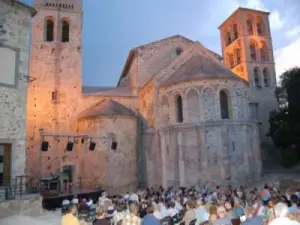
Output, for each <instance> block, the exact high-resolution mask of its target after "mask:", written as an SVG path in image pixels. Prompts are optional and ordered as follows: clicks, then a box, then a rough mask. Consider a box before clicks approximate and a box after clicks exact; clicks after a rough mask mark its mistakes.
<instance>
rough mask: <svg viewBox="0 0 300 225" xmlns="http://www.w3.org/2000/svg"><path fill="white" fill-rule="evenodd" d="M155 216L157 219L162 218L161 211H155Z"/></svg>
mask: <svg viewBox="0 0 300 225" xmlns="http://www.w3.org/2000/svg"><path fill="white" fill-rule="evenodd" d="M153 216H154V217H155V218H156V219H158V220H161V219H162V217H161V214H160V212H159V211H154V213H153Z"/></svg>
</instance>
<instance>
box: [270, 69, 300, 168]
mask: <svg viewBox="0 0 300 225" xmlns="http://www.w3.org/2000/svg"><path fill="white" fill-rule="evenodd" d="M280 81H281V82H280V85H279V86H278V87H277V89H276V92H275V94H276V96H277V99H278V103H279V110H278V111H274V112H271V113H270V118H269V123H270V128H269V133H268V135H269V136H270V137H271V138H272V140H273V142H274V144H275V145H276V146H277V147H279V148H281V149H285V150H286V152H287V151H288V150H287V149H289V151H290V152H291V151H292V152H293V153H294V154H290V153H289V154H288V155H289V159H288V160H290V161H291V160H292V161H293V162H289V163H287V164H289V165H290V164H294V163H295V162H296V160H295V158H296V159H298V152H300V67H295V68H292V69H290V70H287V71H286V72H284V73H283V74H282V75H281V76H280Z"/></svg>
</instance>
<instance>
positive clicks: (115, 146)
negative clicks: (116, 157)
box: [111, 141, 118, 150]
mask: <svg viewBox="0 0 300 225" xmlns="http://www.w3.org/2000/svg"><path fill="white" fill-rule="evenodd" d="M117 147H118V143H117V142H116V141H113V142H112V143H111V149H112V150H117Z"/></svg>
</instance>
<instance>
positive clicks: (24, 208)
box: [0, 195, 43, 219]
mask: <svg viewBox="0 0 300 225" xmlns="http://www.w3.org/2000/svg"><path fill="white" fill-rule="evenodd" d="M42 213H43V207H42V197H41V196H39V195H37V196H31V197H28V198H27V199H16V200H10V201H4V202H0V219H3V218H6V217H11V216H14V215H26V216H30V217H38V216H41V215H42Z"/></svg>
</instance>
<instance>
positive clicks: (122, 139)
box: [27, 0, 276, 193]
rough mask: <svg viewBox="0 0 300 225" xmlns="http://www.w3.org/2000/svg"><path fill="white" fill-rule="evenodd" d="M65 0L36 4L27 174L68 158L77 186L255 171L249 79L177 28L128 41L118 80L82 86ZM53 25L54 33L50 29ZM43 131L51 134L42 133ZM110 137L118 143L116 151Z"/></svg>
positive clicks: (75, 21)
mask: <svg viewBox="0 0 300 225" xmlns="http://www.w3.org/2000/svg"><path fill="white" fill-rule="evenodd" d="M68 5H69V3H68V1H67V0H65V1H62V2H60V4H59V3H58V4H56V2H55V1H53V2H51V4H49V1H43V0H38V1H36V4H35V6H36V8H37V11H38V14H37V16H36V17H35V18H34V20H33V26H32V28H33V29H32V37H33V38H32V53H31V68H30V69H31V70H30V72H31V76H32V77H34V78H35V80H34V81H33V82H31V83H30V85H29V87H28V88H29V89H28V90H29V94H28V106H27V120H28V139H27V141H28V142H27V162H28V164H27V172H28V174H30V175H31V176H36V177H37V178H38V177H39V176H44V175H48V174H50V173H51V172H52V173H53V172H55V171H56V170H62V169H63V167H64V166H68V165H71V166H73V180H74V181H75V179H76V180H77V177H81V181H82V185H83V187H85V188H95V187H97V186H99V185H102V186H104V187H105V188H106V189H108V191H109V193H117V192H124V191H130V190H133V189H135V188H137V187H138V186H158V185H164V186H167V185H174V186H177V185H197V184H199V183H202V182H211V183H221V182H223V183H224V182H225V183H232V184H238V183H249V182H253V181H257V180H259V179H260V177H261V171H262V163H261V156H260V147H259V143H260V137H259V125H258V122H257V121H256V120H253V118H252V117H251V110H250V108H249V103H250V102H252V97H253V93H252V83H251V82H250V81H248V80H247V79H245V78H244V77H243V78H241V77H239V76H237V75H236V74H234V73H232V72H231V71H230V70H229V69H227V68H226V67H225V66H224V65H223V63H222V57H221V56H219V55H217V54H215V53H213V52H211V51H210V50H208V49H207V48H205V47H204V46H203V45H202V44H201V43H199V42H194V41H191V40H189V39H187V38H185V37H182V36H180V35H176V36H172V37H169V38H166V39H163V40H160V41H156V42H153V43H150V44H147V45H143V46H140V47H137V48H134V49H132V50H131V51H130V53H129V56H128V59H127V61H126V63H125V66H124V69H123V71H122V73H121V76H120V79H119V82H118V85H117V87H115V88H103V87H86V86H83V87H82V71H81V70H82V68H81V64H82V52H81V49H82V47H81V38H82V37H81V35H82V8H81V1H76V6H75V5H74V6H73V7H72V5H71V7H69V6H68ZM67 6H68V7H67ZM58 9H59V10H58ZM49 21H50V22H49ZM65 21H67V23H68V24H69V36H68V38H67V41H66V40H65V39H63V37H64V35H63V32H64V31H63V30H62V27H63V26H64V24H65V23H64V22H65ZM49 24H50V27H51V26H53V27H54V28H53V29H54V34H55V35H54V36H51V35H50V36H47V34H48V33H47V32H46V31H47V29H48V28H47V26H48V25H49ZM45 30H46V31H45ZM226 63H227V61H226V60H225V64H226ZM226 65H227V64H226ZM275 82H276V80H272V81H271V80H270V85H272V87H273V85H275ZM40 129H43V130H44V132H46V134H52V135H48V136H47V135H46V136H45V137H43V136H41V135H40ZM76 135H79V136H80V137H81V136H82V135H86V136H89V140H88V141H93V142H95V143H96V149H95V150H94V151H89V150H88V143H87V142H86V141H87V140H86V141H85V142H84V143H82V142H81V141H80V140H79V139H78V138H76V137H75V136H76ZM74 137H75V138H74ZM101 137H105V138H101ZM42 140H47V141H49V143H50V146H49V149H48V151H47V152H41V151H40V143H41V141H42ZM112 140H116V141H117V143H118V147H117V150H115V151H114V150H113V149H111V145H110V144H111V141H112ZM68 141H73V142H74V147H73V151H72V152H68V151H66V150H65V149H66V144H67V142H68ZM254 164H255V166H253V165H254ZM37 165H38V166H37Z"/></svg>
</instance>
